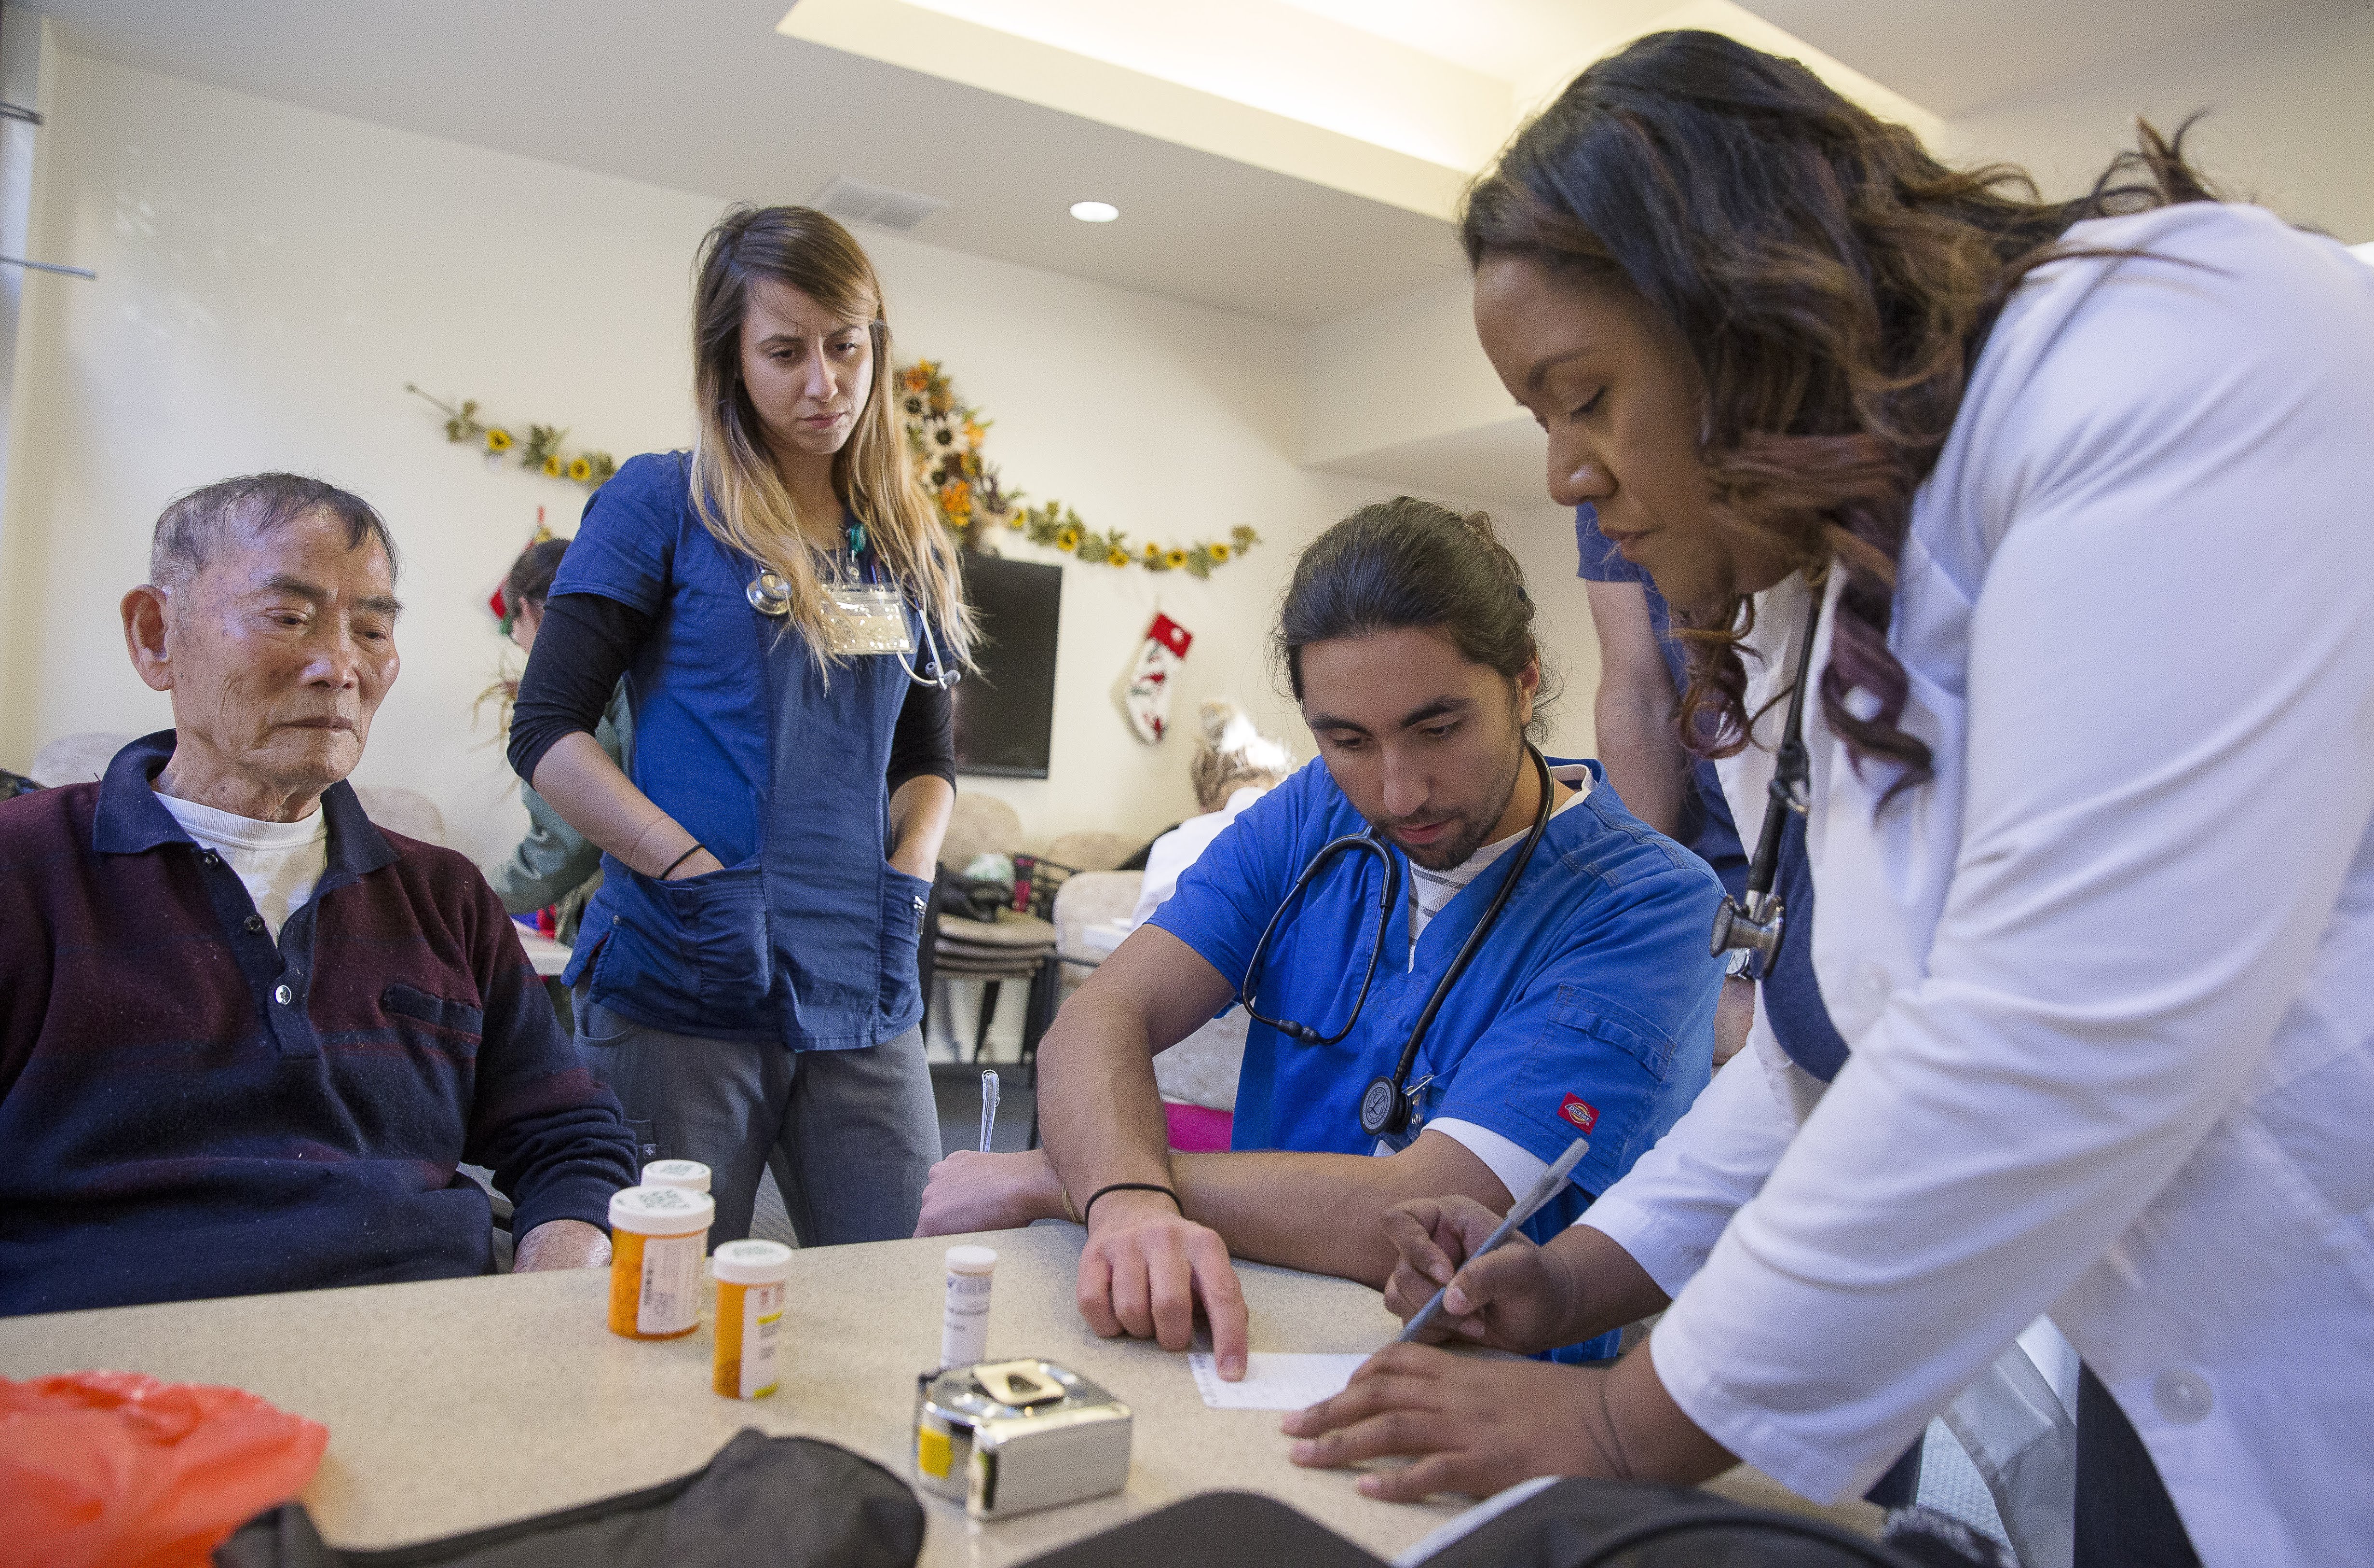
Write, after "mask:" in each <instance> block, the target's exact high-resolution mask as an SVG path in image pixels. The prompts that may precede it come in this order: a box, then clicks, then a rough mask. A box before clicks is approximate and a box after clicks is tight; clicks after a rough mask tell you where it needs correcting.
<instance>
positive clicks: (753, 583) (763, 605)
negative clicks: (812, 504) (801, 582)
mask: <svg viewBox="0 0 2374 1568" xmlns="http://www.w3.org/2000/svg"><path fill="white" fill-rule="evenodd" d="M864 553H865V525H864V524H863V523H852V524H851V525H849V560H850V561H851V563H852V571H853V570H855V569H856V568H855V563H856V561H857V560H858V559H859V558H860V557H862V556H863V555H864ZM870 570H871V571H872V572H873V573H874V575H873V577H872V578H871V579H870V580H869V582H868V585H869V586H873V587H880V586H882V585H883V584H882V571H881V567H880V566H879V564H876V566H874V567H873V568H871V569H870ZM742 594H743V596H744V597H745V598H747V599H748V600H749V601H750V607H751V608H752V609H754V610H757V611H758V613H759V614H760V615H765V616H773V617H775V618H777V619H781V618H782V617H784V616H787V615H789V614H791V613H792V585H791V584H789V583H787V582H785V581H784V580H783V579H782V575H781V574H780V573H777V572H769V571H767V570H766V569H765V568H764V567H761V568H760V569H759V571H758V575H757V576H756V577H753V578H751V579H750V581H749V584H748V585H747V586H746V587H745V588H744V589H743V590H742ZM900 599H901V601H902V603H907V604H913V603H914V601H912V600H911V599H909V598H908V597H907V596H906V595H904V594H903V593H902V594H901V595H900ZM914 610H915V619H917V620H918V621H920V622H922V623H923V646H924V649H925V654H924V659H923V673H921V674H918V673H917V672H916V669H915V666H913V665H912V664H911V663H909V662H908V659H907V655H906V654H903V653H897V654H891V655H890V656H891V657H892V658H895V659H897V660H898V661H899V668H900V669H902V670H904V671H906V672H907V678H908V679H909V680H911V681H913V682H914V683H915V684H916V685H918V686H936V687H938V688H939V689H940V690H943V691H945V690H948V689H950V688H951V687H953V686H955V685H956V683H957V682H958V681H959V680H961V679H963V678H964V671H962V670H960V669H954V668H951V667H949V666H948V664H947V662H946V660H945V659H943V658H941V656H940V640H939V638H938V637H937V636H936V635H934V632H933V631H932V618H931V617H930V616H929V615H927V614H926V613H924V610H923V606H922V605H920V604H914Z"/></svg>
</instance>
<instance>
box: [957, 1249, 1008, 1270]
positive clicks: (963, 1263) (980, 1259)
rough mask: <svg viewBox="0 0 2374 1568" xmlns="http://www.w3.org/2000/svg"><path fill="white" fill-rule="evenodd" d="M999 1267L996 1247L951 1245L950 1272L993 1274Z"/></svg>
mask: <svg viewBox="0 0 2374 1568" xmlns="http://www.w3.org/2000/svg"><path fill="white" fill-rule="evenodd" d="M996 1269H997V1249H996V1248H995V1247H950V1248H949V1249H948V1272H949V1273H951V1274H991V1273H994V1272H995V1271H996Z"/></svg>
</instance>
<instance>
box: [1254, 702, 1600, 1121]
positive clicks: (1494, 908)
mask: <svg viewBox="0 0 2374 1568" xmlns="http://www.w3.org/2000/svg"><path fill="white" fill-rule="evenodd" d="M1525 755H1526V756H1528V757H1530V758H1532V759H1533V762H1534V776H1535V777H1536V778H1537V779H1538V781H1539V782H1540V785H1541V801H1540V804H1539V805H1538V806H1536V807H1535V808H1534V825H1533V826H1532V827H1531V828H1530V829H1528V830H1527V831H1526V833H1525V842H1524V843H1523V845H1522V847H1521V848H1519V850H1518V851H1517V854H1516V855H1515V856H1513V857H1512V862H1511V864H1510V868H1509V872H1508V875H1506V876H1505V877H1503V878H1501V879H1500V886H1499V887H1498V889H1497V890H1494V892H1493V894H1492V902H1491V904H1490V905H1489V906H1488V907H1487V909H1486V910H1485V912H1484V917H1483V918H1482V919H1480V920H1478V921H1477V922H1476V923H1475V928H1474V929H1473V930H1471V931H1469V932H1468V933H1467V940H1466V941H1464V942H1463V943H1462V944H1460V948H1459V952H1458V954H1457V955H1456V956H1455V957H1453V958H1452V959H1451V967H1450V968H1448V969H1446V970H1444V971H1443V972H1442V978H1441V979H1440V980H1439V981H1437V982H1435V986H1434V994H1433V995H1432V996H1428V998H1427V1002H1426V1010H1425V1011H1424V1012H1422V1013H1420V1014H1419V1015H1418V1019H1417V1022H1416V1025H1414V1026H1413V1027H1412V1028H1411V1030H1410V1032H1409V1038H1408V1039H1407V1040H1405V1041H1404V1042H1403V1043H1402V1051H1401V1055H1400V1057H1399V1059H1398V1060H1397V1061H1396V1062H1395V1063H1394V1066H1393V1074H1392V1076H1391V1077H1389V1078H1379V1079H1374V1080H1372V1081H1371V1082H1370V1083H1369V1087H1368V1088H1367V1090H1366V1091H1363V1092H1362V1094H1361V1096H1360V1130H1361V1131H1363V1132H1365V1133H1367V1134H1369V1136H1370V1137H1372V1138H1375V1137H1385V1136H1389V1135H1393V1134H1397V1133H1399V1132H1400V1131H1401V1130H1402V1129H1403V1128H1404V1127H1405V1126H1408V1125H1409V1114H1410V1105H1409V1101H1410V1092H1409V1090H1408V1088H1407V1084H1408V1081H1409V1075H1410V1069H1411V1068H1412V1067H1415V1066H1416V1064H1417V1053H1418V1047H1419V1045H1421V1044H1422V1043H1424V1042H1425V1040H1426V1032H1427V1030H1428V1028H1429V1027H1431V1026H1432V1024H1433V1023H1434V1015H1435V1014H1436V1013H1438V1012H1440V1010H1441V1009H1442V1003H1443V998H1444V997H1446V996H1450V994H1451V987H1452V986H1453V985H1456V984H1458V983H1459V977H1460V975H1461V974H1463V973H1465V972H1466V969H1467V965H1468V964H1469V962H1470V961H1473V960H1474V959H1475V954H1476V952H1477V950H1478V949H1481V948H1482V947H1483V945H1484V938H1485V937H1486V936H1487V934H1488V933H1489V932H1490V931H1491V929H1492V927H1493V926H1494V925H1496V924H1498V921H1499V918H1500V911H1501V910H1502V909H1504V908H1505V907H1507V905H1508V902H1509V897H1510V894H1511V893H1513V892H1515V891H1516V888H1517V882H1518V880H1519V879H1520V878H1522V877H1523V876H1524V874H1525V867H1527V866H1528V865H1530V864H1532V862H1533V858H1534V849H1535V848H1536V847H1537V846H1538V845H1539V844H1540V843H1541V842H1542V834H1543V833H1544V832H1545V831H1548V828H1549V824H1550V812H1551V810H1552V796H1554V794H1555V793H1556V792H1555V791H1553V790H1552V788H1551V787H1550V785H1551V780H1550V765H1549V762H1548V760H1546V759H1545V758H1544V757H1543V756H1542V754H1541V753H1540V752H1539V751H1537V750H1535V749H1534V748H1533V747H1532V746H1531V745H1528V746H1527V747H1526V748H1525ZM1347 851H1357V852H1358V853H1360V854H1364V855H1374V856H1375V857H1376V858H1377V860H1378V861H1379V862H1380V863H1381V865H1382V866H1383V867H1384V868H1385V881H1384V887H1383V889H1382V890H1381V892H1380V894H1379V896H1378V900H1377V932H1376V940H1375V942H1374V944H1373V945H1372V946H1371V947H1370V948H1369V969H1368V973H1366V974H1364V975H1362V976H1361V979H1360V991H1359V995H1357V996H1355V997H1354V998H1353V999H1352V1016H1351V1017H1349V1018H1347V1019H1346V1020H1344V1027H1343V1028H1341V1029H1339V1030H1337V1031H1336V1032H1334V1033H1333V1034H1322V1033H1320V1032H1318V1031H1317V1030H1315V1029H1313V1028H1311V1027H1310V1025H1309V1024H1305V1023H1297V1022H1295V1021H1294V1020H1291V1019H1274V1018H1268V1017H1265V1016H1264V1015H1263V1014H1262V1013H1261V1012H1260V1011H1259V1010H1258V1009H1257V1008H1254V1006H1253V996H1254V994H1255V993H1256V992H1257V991H1259V990H1260V988H1261V972H1262V968H1263V961H1265V960H1266V958H1267V957H1268V953H1269V944H1270V938H1271V937H1272V936H1273V935H1274V934H1275V932H1276V930H1277V927H1278V923H1279V922H1280V921H1282V920H1284V919H1285V918H1286V912H1287V910H1288V909H1291V908H1292V907H1293V906H1294V902H1295V900H1296V899H1298V898H1299V897H1300V896H1301V894H1302V891H1303V890H1304V889H1306V888H1308V887H1309V886H1310V881H1311V878H1314V877H1316V876H1318V875H1319V873H1320V872H1321V871H1322V870H1323V869H1324V868H1325V867H1326V866H1327V863H1328V862H1329V861H1331V860H1333V859H1334V857H1335V856H1336V855H1339V854H1343V853H1346V852H1347ZM1400 890H1401V866H1400V863H1399V862H1397V861H1395V860H1394V859H1393V855H1392V853H1391V852H1390V851H1388V850H1387V849H1386V848H1385V846H1384V845H1383V844H1382V843H1380V842H1379V841H1378V839H1377V837H1376V836H1375V832H1374V831H1373V830H1371V831H1368V832H1360V833H1346V834H1345V835H1344V836H1343V837H1342V838H1339V839H1333V840H1330V841H1329V842H1328V843H1324V844H1322V845H1321V846H1320V848H1319V852H1318V853H1317V854H1316V855H1312V856H1311V857H1310V863H1309V864H1308V865H1306V866H1304V867H1303V868H1302V874H1301V875H1300V876H1299V877H1297V878H1295V880H1294V886H1293V887H1292V888H1291V889H1290V890H1287V895H1286V897H1285V899H1284V900H1283V901H1281V902H1279V904H1278V906H1277V910H1276V913H1275V914H1272V915H1271V916H1270V917H1269V924H1268V925H1265V926H1263V928H1262V934H1261V940H1259V941H1257V942H1255V943H1254V944H1253V950H1252V956H1251V958H1249V959H1248V960H1247V961H1246V963H1245V982H1244V984H1243V985H1242V986H1241V987H1240V989H1239V991H1238V993H1237V1002H1238V1005H1239V1006H1240V1007H1242V1008H1244V1009H1245V1016H1246V1017H1248V1018H1250V1019H1252V1020H1253V1021H1254V1022H1255V1023H1262V1024H1267V1025H1268V1026H1269V1027H1270V1028H1272V1029H1275V1030H1276V1031H1277V1032H1279V1033H1281V1034H1283V1035H1286V1036H1287V1038H1289V1039H1292V1040H1298V1041H1300V1042H1301V1043H1303V1044H1305V1045H1333V1044H1334V1043H1337V1042H1338V1041H1341V1040H1342V1039H1343V1038H1344V1037H1345V1036H1346V1035H1347V1034H1349V1033H1351V1032H1352V1026H1353V1025H1354V1024H1357V1023H1358V1022H1359V1021H1360V1013H1361V1010H1362V1009H1363V1008H1366V1007H1367V1006H1368V1005H1369V985H1370V984H1372V983H1373V982H1374V981H1375V980H1376V977H1377V961H1378V959H1379V958H1381V956H1382V955H1383V953H1384V950H1385V937H1386V936H1387V934H1388V931H1387V928H1388V926H1389V925H1391V923H1392V920H1393V901H1394V899H1395V897H1396V896H1397V895H1398V894H1399V892H1400Z"/></svg>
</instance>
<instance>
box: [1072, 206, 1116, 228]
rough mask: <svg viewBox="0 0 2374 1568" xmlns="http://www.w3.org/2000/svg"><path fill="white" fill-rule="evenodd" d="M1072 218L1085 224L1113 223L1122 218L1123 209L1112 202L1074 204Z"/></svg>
mask: <svg viewBox="0 0 2374 1568" xmlns="http://www.w3.org/2000/svg"><path fill="white" fill-rule="evenodd" d="M1072 216H1073V217H1074V218H1078V219H1079V220H1080V221H1081V222H1083V223H1111V221H1112V220H1113V219H1114V218H1119V217H1120V216H1121V208H1119V207H1117V206H1113V204H1112V203H1111V202H1074V203H1073V204H1072Z"/></svg>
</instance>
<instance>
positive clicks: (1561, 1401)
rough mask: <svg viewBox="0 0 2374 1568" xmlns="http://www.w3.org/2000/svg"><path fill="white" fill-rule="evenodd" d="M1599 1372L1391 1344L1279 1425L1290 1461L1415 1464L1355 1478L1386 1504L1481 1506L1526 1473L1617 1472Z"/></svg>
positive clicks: (1528, 1475)
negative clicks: (1289, 1441) (1441, 1501)
mask: <svg viewBox="0 0 2374 1568" xmlns="http://www.w3.org/2000/svg"><path fill="white" fill-rule="evenodd" d="M1607 1375H1608V1374H1607V1373H1605V1372H1604V1371H1603V1370H1601V1369H1599V1368H1596V1367H1569V1366H1549V1365H1545V1364H1543V1363H1542V1362H1498V1361H1477V1360H1475V1359H1473V1358H1470V1357H1465V1356H1454V1355H1451V1354H1450V1353H1449V1352H1447V1351H1444V1350H1434V1349H1431V1348H1429V1347H1428V1346H1424V1345H1388V1346H1386V1347H1385V1348H1384V1349H1383V1350H1380V1351H1378V1352H1377V1353H1376V1354H1375V1355H1373V1356H1371V1357H1369V1362H1368V1364H1367V1365H1365V1366H1363V1367H1362V1368H1361V1369H1360V1370H1359V1371H1357V1372H1356V1373H1353V1374H1352V1382H1351V1385H1350V1386H1348V1387H1346V1389H1345V1390H1344V1392H1343V1393H1341V1394H1338V1395H1336V1396H1335V1397H1334V1398H1333V1399H1328V1400H1325V1401H1323V1402H1322V1403H1320V1404H1316V1405H1313V1406H1311V1407H1310V1409H1307V1410H1297V1411H1296V1412H1294V1414H1292V1415H1290V1416H1288V1417H1287V1418H1286V1422H1285V1427H1286V1432H1287V1436H1289V1437H1298V1438H1300V1439H1302V1440H1303V1441H1301V1442H1299V1443H1297V1444H1295V1445H1294V1449H1293V1458H1294V1462H1295V1463H1296V1464H1298V1465H1308V1466H1311V1467H1313V1468H1322V1469H1334V1468H1338V1467H1341V1466H1345V1465H1353V1464H1357V1463H1359V1462H1360V1461H1361V1460H1363V1459H1374V1458H1380V1457H1383V1456H1389V1455H1390V1456H1397V1457H1409V1458H1414V1459H1415V1460H1416V1463H1415V1464H1412V1465H1409V1466H1406V1467H1404V1468H1399V1469H1385V1470H1378V1471H1376V1472H1374V1473H1373V1474H1370V1475H1366V1476H1362V1477H1361V1478H1360V1490H1361V1491H1363V1492H1366V1493H1367V1494H1368V1495H1369V1496H1370V1497H1381V1498H1383V1499H1384V1500H1385V1501H1386V1502H1388V1503H1416V1502H1418V1501H1419V1500H1420V1499H1423V1498H1426V1497H1429V1496H1431V1495H1433V1494H1434V1493H1435V1492H1438V1491H1463V1492H1465V1493H1467V1494H1468V1495H1469V1496H1471V1497H1489V1496H1490V1495H1492V1493H1494V1492H1496V1491H1499V1490H1500V1489H1501V1488H1503V1487H1508V1486H1514V1485H1515V1484H1516V1483H1517V1482H1519V1481H1521V1480H1530V1479H1531V1478H1532V1477H1534V1476H1616V1475H1621V1474H1622V1473H1623V1472H1622V1470H1621V1469H1620V1468H1618V1465H1617V1462H1616V1456H1617V1452H1618V1451H1617V1450H1616V1448H1615V1446H1614V1444H1613V1432H1612V1431H1611V1429H1610V1426H1609V1424H1608V1419H1607V1410H1606V1397H1605V1393H1604V1384H1605V1382H1606V1379H1607Z"/></svg>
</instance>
